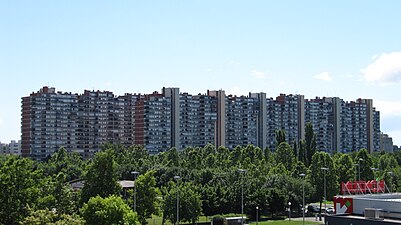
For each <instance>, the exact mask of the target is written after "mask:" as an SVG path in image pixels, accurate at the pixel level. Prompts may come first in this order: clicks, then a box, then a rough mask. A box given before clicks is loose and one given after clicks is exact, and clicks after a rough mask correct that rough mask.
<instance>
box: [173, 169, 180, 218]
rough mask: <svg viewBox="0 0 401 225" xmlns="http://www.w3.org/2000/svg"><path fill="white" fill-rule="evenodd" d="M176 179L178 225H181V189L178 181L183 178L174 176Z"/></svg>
mask: <svg viewBox="0 0 401 225" xmlns="http://www.w3.org/2000/svg"><path fill="white" fill-rule="evenodd" d="M174 179H175V180H177V225H179V224H180V222H179V221H180V198H179V194H178V192H179V190H180V187H179V186H178V180H179V179H181V177H180V176H174Z"/></svg>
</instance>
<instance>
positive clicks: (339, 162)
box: [334, 154, 357, 182]
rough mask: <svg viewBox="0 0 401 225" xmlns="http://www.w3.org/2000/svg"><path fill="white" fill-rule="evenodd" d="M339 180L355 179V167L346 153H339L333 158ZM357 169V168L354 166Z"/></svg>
mask: <svg viewBox="0 0 401 225" xmlns="http://www.w3.org/2000/svg"><path fill="white" fill-rule="evenodd" d="M334 164H335V166H336V172H337V176H338V181H339V182H347V181H350V180H354V179H356V176H355V175H356V173H355V167H354V166H353V162H352V159H351V157H350V156H349V155H348V154H340V155H339V157H336V158H335V159H334ZM356 169H357V168H356Z"/></svg>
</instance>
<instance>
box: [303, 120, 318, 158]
mask: <svg viewBox="0 0 401 225" xmlns="http://www.w3.org/2000/svg"><path fill="white" fill-rule="evenodd" d="M315 152H316V135H315V132H314V131H313V126H312V124H311V123H307V124H306V126H305V153H306V162H305V165H306V166H309V165H310V164H311V162H312V157H313V155H314V154H315Z"/></svg>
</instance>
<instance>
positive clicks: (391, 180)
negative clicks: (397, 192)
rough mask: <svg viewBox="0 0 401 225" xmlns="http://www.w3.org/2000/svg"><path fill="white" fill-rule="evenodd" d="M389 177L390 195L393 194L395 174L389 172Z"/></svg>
mask: <svg viewBox="0 0 401 225" xmlns="http://www.w3.org/2000/svg"><path fill="white" fill-rule="evenodd" d="M387 174H388V175H390V178H391V179H390V194H392V193H393V172H391V171H390V172H387Z"/></svg>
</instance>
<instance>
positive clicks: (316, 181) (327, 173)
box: [309, 152, 338, 209]
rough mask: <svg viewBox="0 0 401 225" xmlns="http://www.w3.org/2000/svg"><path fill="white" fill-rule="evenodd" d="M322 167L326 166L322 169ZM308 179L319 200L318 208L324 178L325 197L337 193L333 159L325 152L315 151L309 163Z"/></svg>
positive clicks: (321, 200) (322, 194) (321, 199)
mask: <svg viewBox="0 0 401 225" xmlns="http://www.w3.org/2000/svg"><path fill="white" fill-rule="evenodd" d="M322 168H327V170H324V169H322ZM309 175H310V176H309V178H310V181H311V183H312V185H313V186H314V188H315V193H316V197H317V198H318V200H319V202H320V209H321V208H322V202H323V199H324V191H325V189H324V179H325V177H326V197H328V199H331V196H334V195H335V194H337V187H338V185H337V177H336V172H335V168H334V163H333V159H332V158H331V157H330V155H329V154H328V153H326V152H316V153H315V154H314V155H313V157H312V163H311V165H310V174H309Z"/></svg>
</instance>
